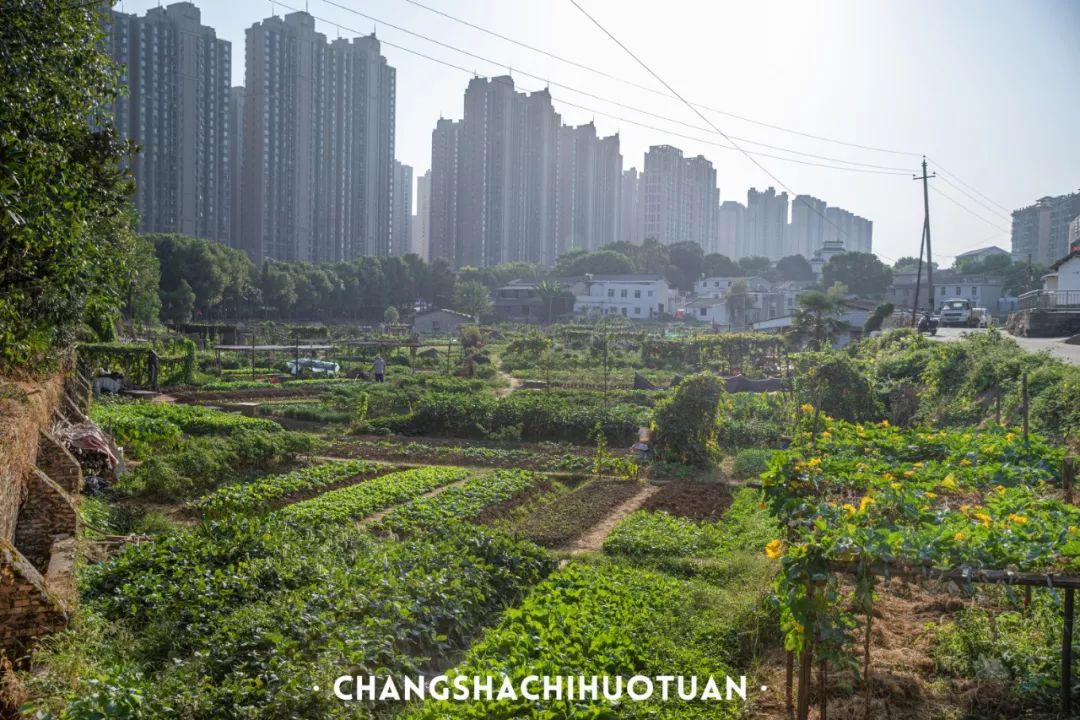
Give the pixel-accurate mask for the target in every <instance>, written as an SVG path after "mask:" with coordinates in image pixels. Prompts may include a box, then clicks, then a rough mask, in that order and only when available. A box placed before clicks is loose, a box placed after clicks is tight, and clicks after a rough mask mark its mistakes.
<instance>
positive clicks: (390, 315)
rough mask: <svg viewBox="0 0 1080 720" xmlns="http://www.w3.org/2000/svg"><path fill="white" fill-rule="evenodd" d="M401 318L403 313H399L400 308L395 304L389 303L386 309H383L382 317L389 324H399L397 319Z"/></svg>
mask: <svg viewBox="0 0 1080 720" xmlns="http://www.w3.org/2000/svg"><path fill="white" fill-rule="evenodd" d="M400 318H401V315H400V314H399V313H398V309H397V308H396V307H394V306H393V305H388V306H387V307H386V309H385V310H383V314H382V319H383V322H384V323H386V324H387V325H397V321H398V320H399V319H400Z"/></svg>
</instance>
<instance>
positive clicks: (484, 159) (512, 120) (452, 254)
mask: <svg viewBox="0 0 1080 720" xmlns="http://www.w3.org/2000/svg"><path fill="white" fill-rule="evenodd" d="M559 125H560V117H559V115H558V113H556V112H555V110H554V108H553V107H552V105H551V96H550V94H549V93H548V92H547V91H546V90H539V91H537V92H533V93H529V94H525V93H519V92H517V91H516V90H515V88H514V81H513V79H512V78H510V77H509V76H502V77H496V78H482V77H476V78H473V79H472V80H471V81H470V82H469V85H468V88H467V89H466V91H465V112H464V117H463V119H462V120H461V121H460V122H457V123H455V122H452V121H449V120H440V121H439V124H438V125H437V126H436V128H435V132H434V133H433V134H432V163H431V225H430V229H429V232H430V237H431V253H432V257H433V258H434V257H445V258H447V259H448V260H450V261H451V262H452V263H453V264H455V265H456V266H461V265H473V266H478V267H483V266H490V265H497V264H499V263H503V262H513V261H525V262H536V263H544V264H551V263H552V262H554V260H555V252H556V250H555V248H556V234H557V232H558V226H557V219H558V215H557V193H558V184H557V183H558V167H557V164H558V155H557V147H558V132H559Z"/></svg>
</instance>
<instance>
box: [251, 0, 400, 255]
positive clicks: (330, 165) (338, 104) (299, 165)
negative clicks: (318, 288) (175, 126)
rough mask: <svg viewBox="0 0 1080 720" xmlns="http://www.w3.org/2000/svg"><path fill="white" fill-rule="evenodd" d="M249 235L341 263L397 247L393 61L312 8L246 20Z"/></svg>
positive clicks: (285, 251)
mask: <svg viewBox="0 0 1080 720" xmlns="http://www.w3.org/2000/svg"><path fill="white" fill-rule="evenodd" d="M245 65H246V84H245V93H244V130H243V137H244V146H243V154H242V157H243V181H242V188H243V193H242V199H241V209H242V212H243V218H244V222H243V234H242V236H241V243H240V244H241V246H242V247H243V248H244V249H245V250H247V252H248V253H249V255H251V257H252V258H253V259H254V260H255V261H256V262H261V261H262V260H264V259H278V260H306V261H311V262H338V261H343V260H351V259H354V258H357V257H361V256H363V255H389V254H390V253H391V252H392V251H393V247H392V227H391V223H392V212H393V211H392V202H393V157H394V106H395V71H394V69H393V68H392V67H390V66H389V65H388V64H387V63H386V59H385V58H384V57H383V56H382V55H381V53H380V49H379V42H378V40H376V39H375V37H374V36H369V37H360V38H355V39H353V40H352V41H351V42H350V41H349V40H346V39H344V38H341V39H338V40H335V41H334V42H333V43H330V44H327V42H326V37H325V36H324V35H323V34H322V33H318V32H316V31H315V19H314V18H313V17H312V16H311V15H309V14H307V13H305V12H294V13H290V14H288V15H286V16H285V17H284V18H282V17H271V18H267V19H265V20H263V21H261V22H258V23H255V24H254V25H252V26H251V27H250V28H248V30H247V44H246V63H245Z"/></svg>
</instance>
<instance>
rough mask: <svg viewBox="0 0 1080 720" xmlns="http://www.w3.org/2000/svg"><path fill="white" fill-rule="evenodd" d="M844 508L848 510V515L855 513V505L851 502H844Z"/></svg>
mask: <svg viewBox="0 0 1080 720" xmlns="http://www.w3.org/2000/svg"><path fill="white" fill-rule="evenodd" d="M844 510H845V511H846V512H847V514H848V517H851V516H852V515H854V514H855V506H854V505H852V504H851V503H844Z"/></svg>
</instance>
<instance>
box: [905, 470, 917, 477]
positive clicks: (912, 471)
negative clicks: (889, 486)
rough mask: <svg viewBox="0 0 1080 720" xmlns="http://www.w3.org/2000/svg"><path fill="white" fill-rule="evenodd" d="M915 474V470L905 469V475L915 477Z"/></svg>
mask: <svg viewBox="0 0 1080 720" xmlns="http://www.w3.org/2000/svg"><path fill="white" fill-rule="evenodd" d="M914 475H915V471H914V470H905V471H904V477H913V476H914Z"/></svg>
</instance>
